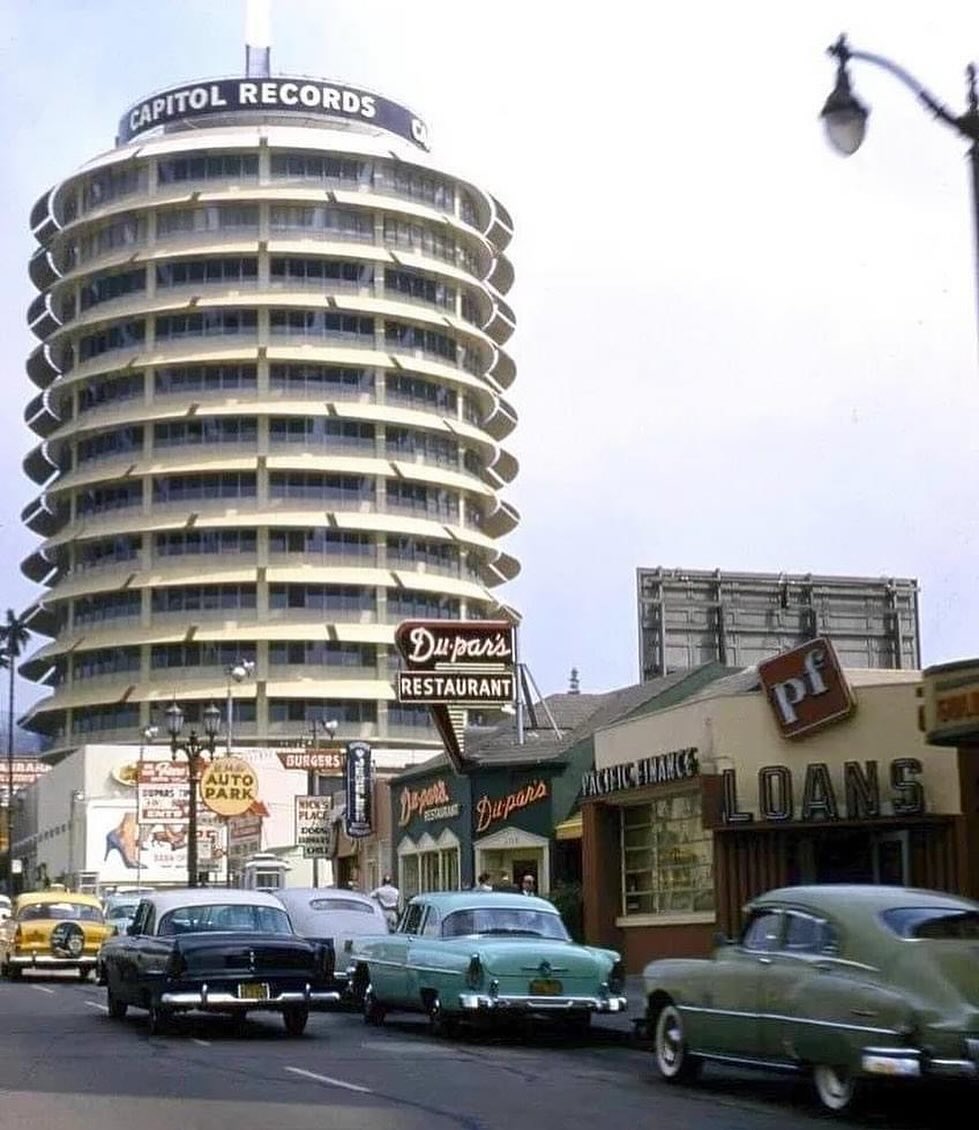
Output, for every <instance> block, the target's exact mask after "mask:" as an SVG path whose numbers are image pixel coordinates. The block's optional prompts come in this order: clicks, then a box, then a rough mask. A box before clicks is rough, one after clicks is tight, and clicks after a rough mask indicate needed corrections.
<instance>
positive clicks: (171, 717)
mask: <svg viewBox="0 0 979 1130" xmlns="http://www.w3.org/2000/svg"><path fill="white" fill-rule="evenodd" d="M163 713H164V715H165V716H166V720H167V733H168V734H169V735H170V737H171V738H173V739H174V740H176V739H177V738H179V737H180V731H181V730H182V729H183V728H184V712H183V711H182V710H181V709H180V704H179V703H178V702H177V700H176V699H174V700H173V702H171V703H170V705H169V706H168V707H167V708H166V710H164V712H163Z"/></svg>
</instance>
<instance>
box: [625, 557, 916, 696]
mask: <svg viewBox="0 0 979 1130" xmlns="http://www.w3.org/2000/svg"><path fill="white" fill-rule="evenodd" d="M636 588H637V594H636V595H637V604H638V613H639V671H640V678H641V679H642V680H643V681H646V680H648V679H658V678H660V677H662V676H663V675H669V674H672V673H673V672H674V671H687V670H691V669H692V668H694V667H699V666H700V665H701V664H703V663H722V664H724V665H725V666H726V667H753V666H755V664H757V663H760V662H762V661H763V660H765V659H767V658H768V657H769V656H772V655H776V654H778V653H779V652H783V651H788V650H790V649H791V648H794V647H797V646H798V645H799V644H803V643H806V642H807V641H809V640H813V639H816V638H817V637H818V636H824V637H828V638H829V639H831V640H832V641H833V643H834V644H835V646H836V652H837V655H838V657H839V661H840V664H841V666H842V667H844V668H853V667H871V668H888V669H910V670H918V669H920V667H921V644H920V631H919V624H918V582H917V581H916V580H913V579H908V578H897V577H843V576H838V577H836V576H820V575H817V574H813V573H800V574H790V573H736V572H726V571H724V570H721V569H710V570H708V569H664V568H655V569H637V570H636Z"/></svg>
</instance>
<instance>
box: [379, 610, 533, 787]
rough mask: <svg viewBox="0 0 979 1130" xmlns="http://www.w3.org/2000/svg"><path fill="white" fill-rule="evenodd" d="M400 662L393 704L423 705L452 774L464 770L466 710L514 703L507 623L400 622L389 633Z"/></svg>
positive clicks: (510, 632)
mask: <svg viewBox="0 0 979 1130" xmlns="http://www.w3.org/2000/svg"><path fill="white" fill-rule="evenodd" d="M394 642H395V644H396V645H397V648H398V651H399V652H400V654H401V657H402V659H403V660H404V662H405V667H404V670H402V671H399V672H398V679H397V690H398V702H405V703H424V704H426V705H427V706H428V707H429V708H430V709H431V711H432V718H433V720H434V722H435V725H436V727H437V728H438V731H439V735H440V736H441V738H442V741H443V743H444V745H445V752H446V754H447V755H448V758H449V761H450V762H451V763H452V767H453V768H454V769H455V771H456V772H457V773H463V772H465V770H466V766H467V761H466V756H465V721H466V708H467V707H473V706H503V705H506V704H507V703H510V702H513V700H514V697H515V682H514V680H515V674H516V672H515V663H514V658H515V654H516V649H515V645H514V626H513V624H512V623H511V622H510V621H509V620H405V621H404V622H403V623H401V624H399V625H398V628H397V630H396V631H395V633H394Z"/></svg>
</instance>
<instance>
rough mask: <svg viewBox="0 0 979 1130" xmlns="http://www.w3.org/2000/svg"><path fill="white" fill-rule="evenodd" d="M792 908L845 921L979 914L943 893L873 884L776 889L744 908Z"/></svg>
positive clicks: (956, 897) (967, 902) (965, 902)
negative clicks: (902, 912)
mask: <svg viewBox="0 0 979 1130" xmlns="http://www.w3.org/2000/svg"><path fill="white" fill-rule="evenodd" d="M775 903H778V904H781V905H785V904H788V905H791V906H796V907H798V908H799V909H800V910H803V909H804V910H811V911H814V912H816V913H819V912H820V911H821V912H823V913H824V914H832V915H834V916H835V917H837V918H840V919H846V918H850V917H852V916H854V915H859V914H860V913H861V912H865V911H867V910H870V911H871V912H877V913H879V912H880V911H882V910H888V909H890V908H893V907H905V906H915V907H949V906H954V907H956V908H958V909H962V910H979V903H975V902H973V901H972V900H971V899H967V898H963V897H962V896H961V895H953V894H948V893H946V892H944V891H927V890H919V889H918V888H915V887H894V886H885V885H877V884H873V883H824V884H814V885H811V886H799V887H779V888H777V889H776V890H773V891H766V892H765V894H763V895H759V896H758V897H757V898H754V899H752V900H751V902H750V903H749V904H748V906H749V907H750V908H751V909H753V910H755V909H762V908H763V907H765V906H769V905H772V904H775Z"/></svg>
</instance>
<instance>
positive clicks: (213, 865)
mask: <svg viewBox="0 0 979 1130" xmlns="http://www.w3.org/2000/svg"><path fill="white" fill-rule="evenodd" d="M85 829H86V844H85V857H86V859H85V863H86V865H85V868H84V869H85V870H87V871H95V872H98V875H99V881H100V882H101V883H103V884H111V883H120V884H128V883H134V882H137V881H139V882H140V883H182V882H184V881H185V880H186V877H187V823H186V820H179V819H174V820H160V821H153V822H150V821H147V822H144V823H140V822H138V821H137V810H136V803H135V799H134V800H132V801H127V800H118V801H104V802H96V801H92V802H90V803H89V804H88V806H87V809H86V814H85ZM225 836H226V830H225V828H224V826H223V824H222V822H221V821H219V820H218V819H217V818H214V819H213V820H208V819H207V818H206V817H202V819H201V821H200V825H199V828H198V858H199V860H200V862H201V864H202V865H204V864H206V866H207V869H208V870H210V871H212V872H214V873H215V876H216V878H217V879H219V880H220V879H221V878H223V876H224V873H225V858H226V847H225Z"/></svg>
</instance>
